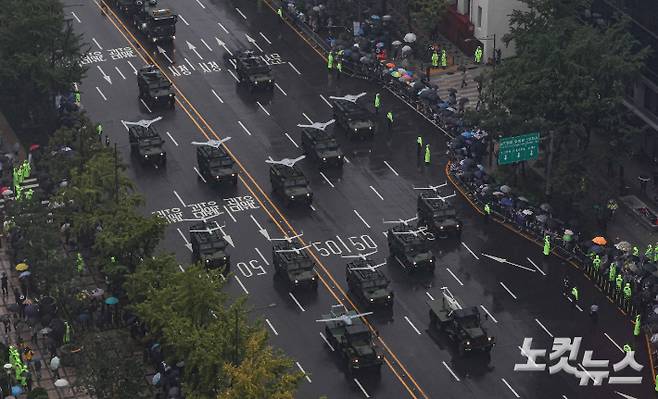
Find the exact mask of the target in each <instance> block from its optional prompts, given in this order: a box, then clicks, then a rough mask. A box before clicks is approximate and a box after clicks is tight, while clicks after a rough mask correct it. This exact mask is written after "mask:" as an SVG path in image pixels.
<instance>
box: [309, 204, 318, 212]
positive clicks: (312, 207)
mask: <svg viewBox="0 0 658 399" xmlns="http://www.w3.org/2000/svg"><path fill="white" fill-rule="evenodd" d="M309 206H310V207H311V209H313V211H317V209H315V207H314V206H313V204H311V205H309Z"/></svg>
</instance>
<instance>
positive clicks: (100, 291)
mask: <svg viewBox="0 0 658 399" xmlns="http://www.w3.org/2000/svg"><path fill="white" fill-rule="evenodd" d="M104 293H105V290H104V289H102V288H94V289H93V290H91V296H93V297H94V298H100V297H102V296H103V294H104Z"/></svg>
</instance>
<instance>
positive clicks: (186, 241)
mask: <svg viewBox="0 0 658 399" xmlns="http://www.w3.org/2000/svg"><path fill="white" fill-rule="evenodd" d="M176 230H178V234H180V236H181V237H183V241H185V248H187V249H189V250H190V252H192V244H190V242H189V241H188V240H187V237H185V234H183V232H182V231H180V229H178V228H177V229H176Z"/></svg>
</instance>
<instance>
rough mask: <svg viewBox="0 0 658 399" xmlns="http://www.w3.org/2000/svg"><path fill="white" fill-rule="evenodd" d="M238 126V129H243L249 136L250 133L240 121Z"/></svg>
mask: <svg viewBox="0 0 658 399" xmlns="http://www.w3.org/2000/svg"><path fill="white" fill-rule="evenodd" d="M238 125H240V127H241V128H242V129H244V131H245V132H247V134H248V135H250V136H251V132H250V131H249V130H247V128H246V127H245V126H244V124H242V121H238Z"/></svg>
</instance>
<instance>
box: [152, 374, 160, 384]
mask: <svg viewBox="0 0 658 399" xmlns="http://www.w3.org/2000/svg"><path fill="white" fill-rule="evenodd" d="M161 378H162V375H161V374H160V373H156V374H155V375H154V376H153V379H151V384H153V385H158V384H159V383H160V379H161Z"/></svg>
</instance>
